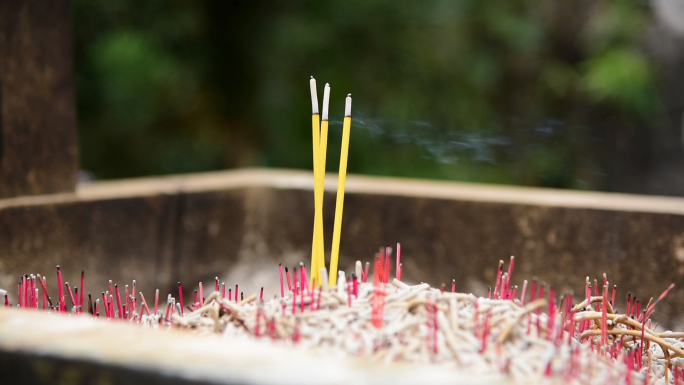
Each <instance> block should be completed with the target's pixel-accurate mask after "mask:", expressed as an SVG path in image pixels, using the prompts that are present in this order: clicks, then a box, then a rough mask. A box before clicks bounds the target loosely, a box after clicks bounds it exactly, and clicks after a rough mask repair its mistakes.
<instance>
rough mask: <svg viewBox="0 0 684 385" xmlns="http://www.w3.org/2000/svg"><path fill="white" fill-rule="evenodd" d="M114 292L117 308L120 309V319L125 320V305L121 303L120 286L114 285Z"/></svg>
mask: <svg viewBox="0 0 684 385" xmlns="http://www.w3.org/2000/svg"><path fill="white" fill-rule="evenodd" d="M114 291H115V292H116V303H117V307H118V308H119V319H123V316H124V314H123V307H122V305H123V304H122V303H121V293H119V285H118V284H116V285H114Z"/></svg>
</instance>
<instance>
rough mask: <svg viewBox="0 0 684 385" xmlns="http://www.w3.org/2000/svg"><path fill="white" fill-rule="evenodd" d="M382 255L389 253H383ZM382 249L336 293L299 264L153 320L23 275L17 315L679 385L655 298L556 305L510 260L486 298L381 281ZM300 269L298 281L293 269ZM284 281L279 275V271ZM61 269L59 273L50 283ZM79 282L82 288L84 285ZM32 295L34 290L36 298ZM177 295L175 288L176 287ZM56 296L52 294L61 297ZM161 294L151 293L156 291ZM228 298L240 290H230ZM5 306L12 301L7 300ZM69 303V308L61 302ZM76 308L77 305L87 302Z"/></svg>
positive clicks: (117, 295)
mask: <svg viewBox="0 0 684 385" xmlns="http://www.w3.org/2000/svg"><path fill="white" fill-rule="evenodd" d="M386 250H387V251H388V252H389V251H390V250H391V249H389V248H388V249H386ZM385 253H386V251H383V250H381V252H380V253H378V255H377V256H376V258H375V260H374V264H373V271H372V272H369V266H368V264H367V265H366V269H365V270H364V269H362V265H361V263H360V262H357V265H356V271H355V273H354V274H351V276H350V277H347V276H346V275H345V274H344V273H342V272H340V274H339V277H338V282H337V286H335V287H330V288H328V287H325V286H323V287H322V288H321V289H319V288H315V287H314V286H312V285H309V284H308V283H307V282H308V280H307V275H306V269H305V268H304V267H303V265H300V267H299V269H295V270H293V273H294V274H293V275H292V276H291V275H290V273H289V271H288V270H287V269H285V273H284V274H282V275H281V276H282V279H281V282H282V286H281V287H282V290H281V296H280V297H278V296H275V297H273V298H272V299H270V300H264V299H263V290H262V291H261V292H260V294H259V295H257V294H254V295H251V296H249V297H247V298H242V297H240V298H237V295H233V294H232V290H230V289H229V290H228V294H227V293H226V286H225V284H224V283H221V282H219V281H218V280H216V282H215V285H214V291H213V292H212V293H211V294H209V295H208V296H207V297H206V299H205V298H203V297H204V296H203V286H202V285H201V284H200V286H199V287H198V291H199V292H198V293H197V295H196V296H195V298H194V300H193V301H192V303H191V304H190V305H187V306H186V307H185V309H184V308H183V307H182V302H183V298H182V295H180V294H179V298H178V299H176V298H175V297H173V296H171V295H169V296H168V297H167V303H166V306H164V307H163V308H161V309H160V308H159V304H158V295H157V296H156V299H155V305H154V311H151V309H150V306H148V304H147V302H146V301H145V299H144V297H142V293H140V303H138V296H136V295H135V294H133V293H134V292H130V293H129V292H128V286H126V293H125V295H126V297H124V298H127V300H126V301H121V292H120V291H119V289H118V287H117V286H114V288H115V290H114V294H110V293H111V292H110V291H106V292H105V293H104V295H103V298H104V300H103V301H104V302H102V303H103V305H102V306H101V305H100V301H99V299H98V300H96V301H94V302H93V301H92V300H91V301H89V303H88V304H87V305H86V306H82V305H81V304H82V302H79V301H81V300H82V299H81V298H83V297H80V298H79V295H75V294H74V293H73V292H72V288H71V287H70V286H68V285H65V286H66V288H67V293H64V294H60V295H61V297H60V298H59V300H58V303H52V300H51V298H50V297H49V296H48V295H47V292H46V291H45V290H44V289H45V286H44V285H43V284H39V285H38V286H37V285H36V281H38V282H41V281H43V280H44V279H45V278H44V277H42V278H41V277H40V276H38V278H36V277H32V276H24V277H22V282H21V283H20V284H19V293H20V295H19V306H20V307H25V308H38V307H39V298H41V297H42V299H43V308H46V309H48V310H52V311H57V312H59V311H60V309H62V310H61V311H71V312H72V313H76V314H79V313H82V312H83V309H86V310H87V313H90V316H93V317H99V316H100V314H99V312H100V310H101V309H104V317H106V318H107V319H120V320H122V321H127V322H134V323H139V324H141V325H145V326H150V327H154V328H159V327H162V328H166V327H174V328H182V329H187V330H194V331H196V332H200V333H203V334H206V333H215V334H218V335H223V336H225V338H232V339H239V338H257V339H272V340H273V343H276V344H286V345H287V346H292V348H293V349H297V348H301V349H307V350H313V351H316V352H321V353H325V354H332V355H337V356H348V357H360V358H364V359H365V361H367V362H370V363H372V364H374V365H382V364H386V363H396V362H403V363H413V364H421V365H438V366H442V367H452V368H453V369H454V373H459V372H463V371H466V372H469V373H472V374H478V373H483V374H491V373H496V372H498V373H501V374H502V375H504V376H507V377H510V378H511V379H513V380H515V381H520V382H529V381H531V380H542V379H548V380H550V381H560V382H563V383H572V384H575V383H576V384H606V383H625V384H684V370H683V369H682V368H683V367H684V350H683V349H684V342H682V338H684V333H673V332H657V331H656V330H655V329H656V328H655V327H653V326H652V324H651V321H650V315H651V314H652V312H653V309H654V307H655V304H656V303H657V302H658V301H660V300H661V299H662V298H663V297H664V296H665V295H666V294H667V292H668V291H669V290H670V289H671V288H672V286H670V288H668V290H666V291H665V292H664V293H663V295H661V296H660V298H659V299H658V300H656V301H655V302H653V303H650V302H652V301H649V304H648V305H647V306H646V307H645V309H643V310H642V309H641V307H640V304H639V302H638V300H636V299H634V298H632V297H631V295H629V296H628V299H627V305H626V307H627V309H626V311H625V313H622V314H618V313H617V312H616V310H615V309H614V307H613V305H612V303H614V298H615V288H613V290H612V292H611V291H610V290H609V289H608V288H609V287H610V286H609V283H608V281H607V278H606V276H605V275H604V278H603V285H601V287H602V290H599V289H598V285H599V283H598V282H597V281H594V285H592V284H591V282H590V281H589V279H587V283H586V293H585V296H584V298H583V299H582V300H581V301H580V302H579V303H574V302H573V296H572V295H571V294H568V295H565V296H563V297H562V299H561V300H560V301H559V302H557V301H556V293H555V291H554V289H553V288H550V289H549V290H548V293H547V294H545V287H544V285H541V284H540V285H538V284H537V282H536V280H533V281H532V282H531V284H529V286H528V282H527V281H525V283H524V285H523V288H522V292H521V294H520V296H518V288H517V287H515V286H511V285H510V277H511V274H512V272H513V269H512V267H513V266H512V262H513V259H511V265H510V267H509V269H508V271H507V272H503V262H501V263H500V265H499V273H498V275H497V282H496V284H495V289H494V291H493V292H490V295H489V297H488V298H483V297H477V296H475V295H473V294H465V293H455V292H453V287H454V286H453V285H452V291H451V292H449V291H445V290H444V285H442V287H441V288H433V287H430V285H428V284H427V283H421V284H418V285H408V284H406V283H404V282H402V281H400V280H399V279H397V278H393V279H392V280H391V281H390V280H389V277H390V276H389V268H388V266H387V264H388V263H389V255H388V254H385ZM296 270H298V272H295V271H296ZM280 271H281V272H282V271H283V270H282V268H281V269H280ZM60 278H61V272H60V271H59V270H58V281H59V280H60ZM82 284H83V283H82ZM40 287H43V290H42V294H41V290H39V288H40ZM179 289H180V290H181V291H179V293H180V292H182V287H181V286H180V285H179ZM60 291H61V290H60ZM157 293H158V291H157ZM236 293H237V288H236ZM5 298H6V305H7V306H9V300H8V297H7V296H6V297H5ZM65 298H68V299H70V300H71V302H72V306H71V308H70V310H67V306H66V300H65ZM84 305H85V304H84Z"/></svg>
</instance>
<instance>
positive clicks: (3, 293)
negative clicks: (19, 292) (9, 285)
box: [0, 289, 7, 297]
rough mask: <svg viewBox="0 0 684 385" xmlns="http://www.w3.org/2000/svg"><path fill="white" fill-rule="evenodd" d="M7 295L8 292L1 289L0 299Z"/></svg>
mask: <svg viewBox="0 0 684 385" xmlns="http://www.w3.org/2000/svg"><path fill="white" fill-rule="evenodd" d="M6 294H7V291H6V290H2V289H0V297H4V296H5V295H6Z"/></svg>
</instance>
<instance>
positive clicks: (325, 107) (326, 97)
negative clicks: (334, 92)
mask: <svg viewBox="0 0 684 385" xmlns="http://www.w3.org/2000/svg"><path fill="white" fill-rule="evenodd" d="M329 105H330V84H328V83H325V88H324V89H323V113H322V114H321V119H322V120H328V106H329Z"/></svg>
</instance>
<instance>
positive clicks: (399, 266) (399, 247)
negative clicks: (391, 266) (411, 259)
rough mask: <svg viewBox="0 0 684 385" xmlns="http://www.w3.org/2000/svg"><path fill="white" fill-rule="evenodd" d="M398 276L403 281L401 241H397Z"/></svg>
mask: <svg viewBox="0 0 684 385" xmlns="http://www.w3.org/2000/svg"><path fill="white" fill-rule="evenodd" d="M396 269H397V272H396V276H397V279H398V280H400V281H401V243H399V242H397V265H396Z"/></svg>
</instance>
